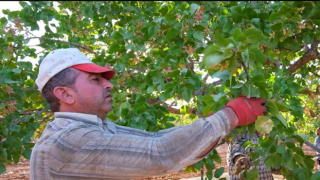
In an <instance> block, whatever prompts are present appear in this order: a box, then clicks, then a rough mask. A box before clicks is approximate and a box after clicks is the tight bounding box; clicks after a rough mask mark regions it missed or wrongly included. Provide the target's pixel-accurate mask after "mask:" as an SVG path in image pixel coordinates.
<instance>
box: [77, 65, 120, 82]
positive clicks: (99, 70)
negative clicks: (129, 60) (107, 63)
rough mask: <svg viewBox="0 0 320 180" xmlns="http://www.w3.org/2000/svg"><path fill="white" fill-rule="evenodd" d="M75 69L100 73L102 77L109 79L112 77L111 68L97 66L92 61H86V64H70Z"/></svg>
mask: <svg viewBox="0 0 320 180" xmlns="http://www.w3.org/2000/svg"><path fill="white" fill-rule="evenodd" d="M72 67H73V68H75V69H78V70H80V71H84V72H89V73H101V75H102V77H104V78H106V79H108V80H110V79H111V78H112V77H113V74H114V72H113V70H111V69H107V68H105V67H102V66H98V65H96V64H93V63H88V64H77V65H74V66H72Z"/></svg>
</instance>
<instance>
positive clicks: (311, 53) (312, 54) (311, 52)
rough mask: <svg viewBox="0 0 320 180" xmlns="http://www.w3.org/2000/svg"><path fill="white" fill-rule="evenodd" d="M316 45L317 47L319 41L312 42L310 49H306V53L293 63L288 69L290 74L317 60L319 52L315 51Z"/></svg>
mask: <svg viewBox="0 0 320 180" xmlns="http://www.w3.org/2000/svg"><path fill="white" fill-rule="evenodd" d="M318 45H319V41H318V40H314V41H313V43H312V45H311V48H310V49H308V51H307V52H306V53H304V55H303V56H302V57H301V58H300V59H299V60H298V61H297V62H295V63H294V64H292V65H291V66H290V67H289V68H288V70H289V72H290V74H292V73H294V72H295V71H296V70H298V69H299V68H300V67H302V66H303V65H305V64H307V63H308V62H310V61H312V60H315V59H317V58H318V55H319V52H318V50H317V48H318Z"/></svg>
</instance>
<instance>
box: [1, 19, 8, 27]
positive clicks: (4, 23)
mask: <svg viewBox="0 0 320 180" xmlns="http://www.w3.org/2000/svg"><path fill="white" fill-rule="evenodd" d="M7 24H8V20H7V18H5V17H2V18H0V27H1V28H4V27H6V25H7Z"/></svg>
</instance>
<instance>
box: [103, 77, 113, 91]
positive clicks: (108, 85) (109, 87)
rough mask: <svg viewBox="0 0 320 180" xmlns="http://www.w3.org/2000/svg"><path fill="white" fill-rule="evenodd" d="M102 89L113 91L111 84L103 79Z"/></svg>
mask: <svg viewBox="0 0 320 180" xmlns="http://www.w3.org/2000/svg"><path fill="white" fill-rule="evenodd" d="M103 87H104V88H105V89H113V84H112V83H111V82H110V81H108V80H107V79H104V81H103Z"/></svg>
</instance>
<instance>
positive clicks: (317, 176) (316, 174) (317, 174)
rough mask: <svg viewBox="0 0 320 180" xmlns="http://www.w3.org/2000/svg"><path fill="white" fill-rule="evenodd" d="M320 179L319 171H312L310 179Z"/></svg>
mask: <svg viewBox="0 0 320 180" xmlns="http://www.w3.org/2000/svg"><path fill="white" fill-rule="evenodd" d="M319 179H320V171H318V172H316V173H314V174H313V175H312V176H311V180H319Z"/></svg>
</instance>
